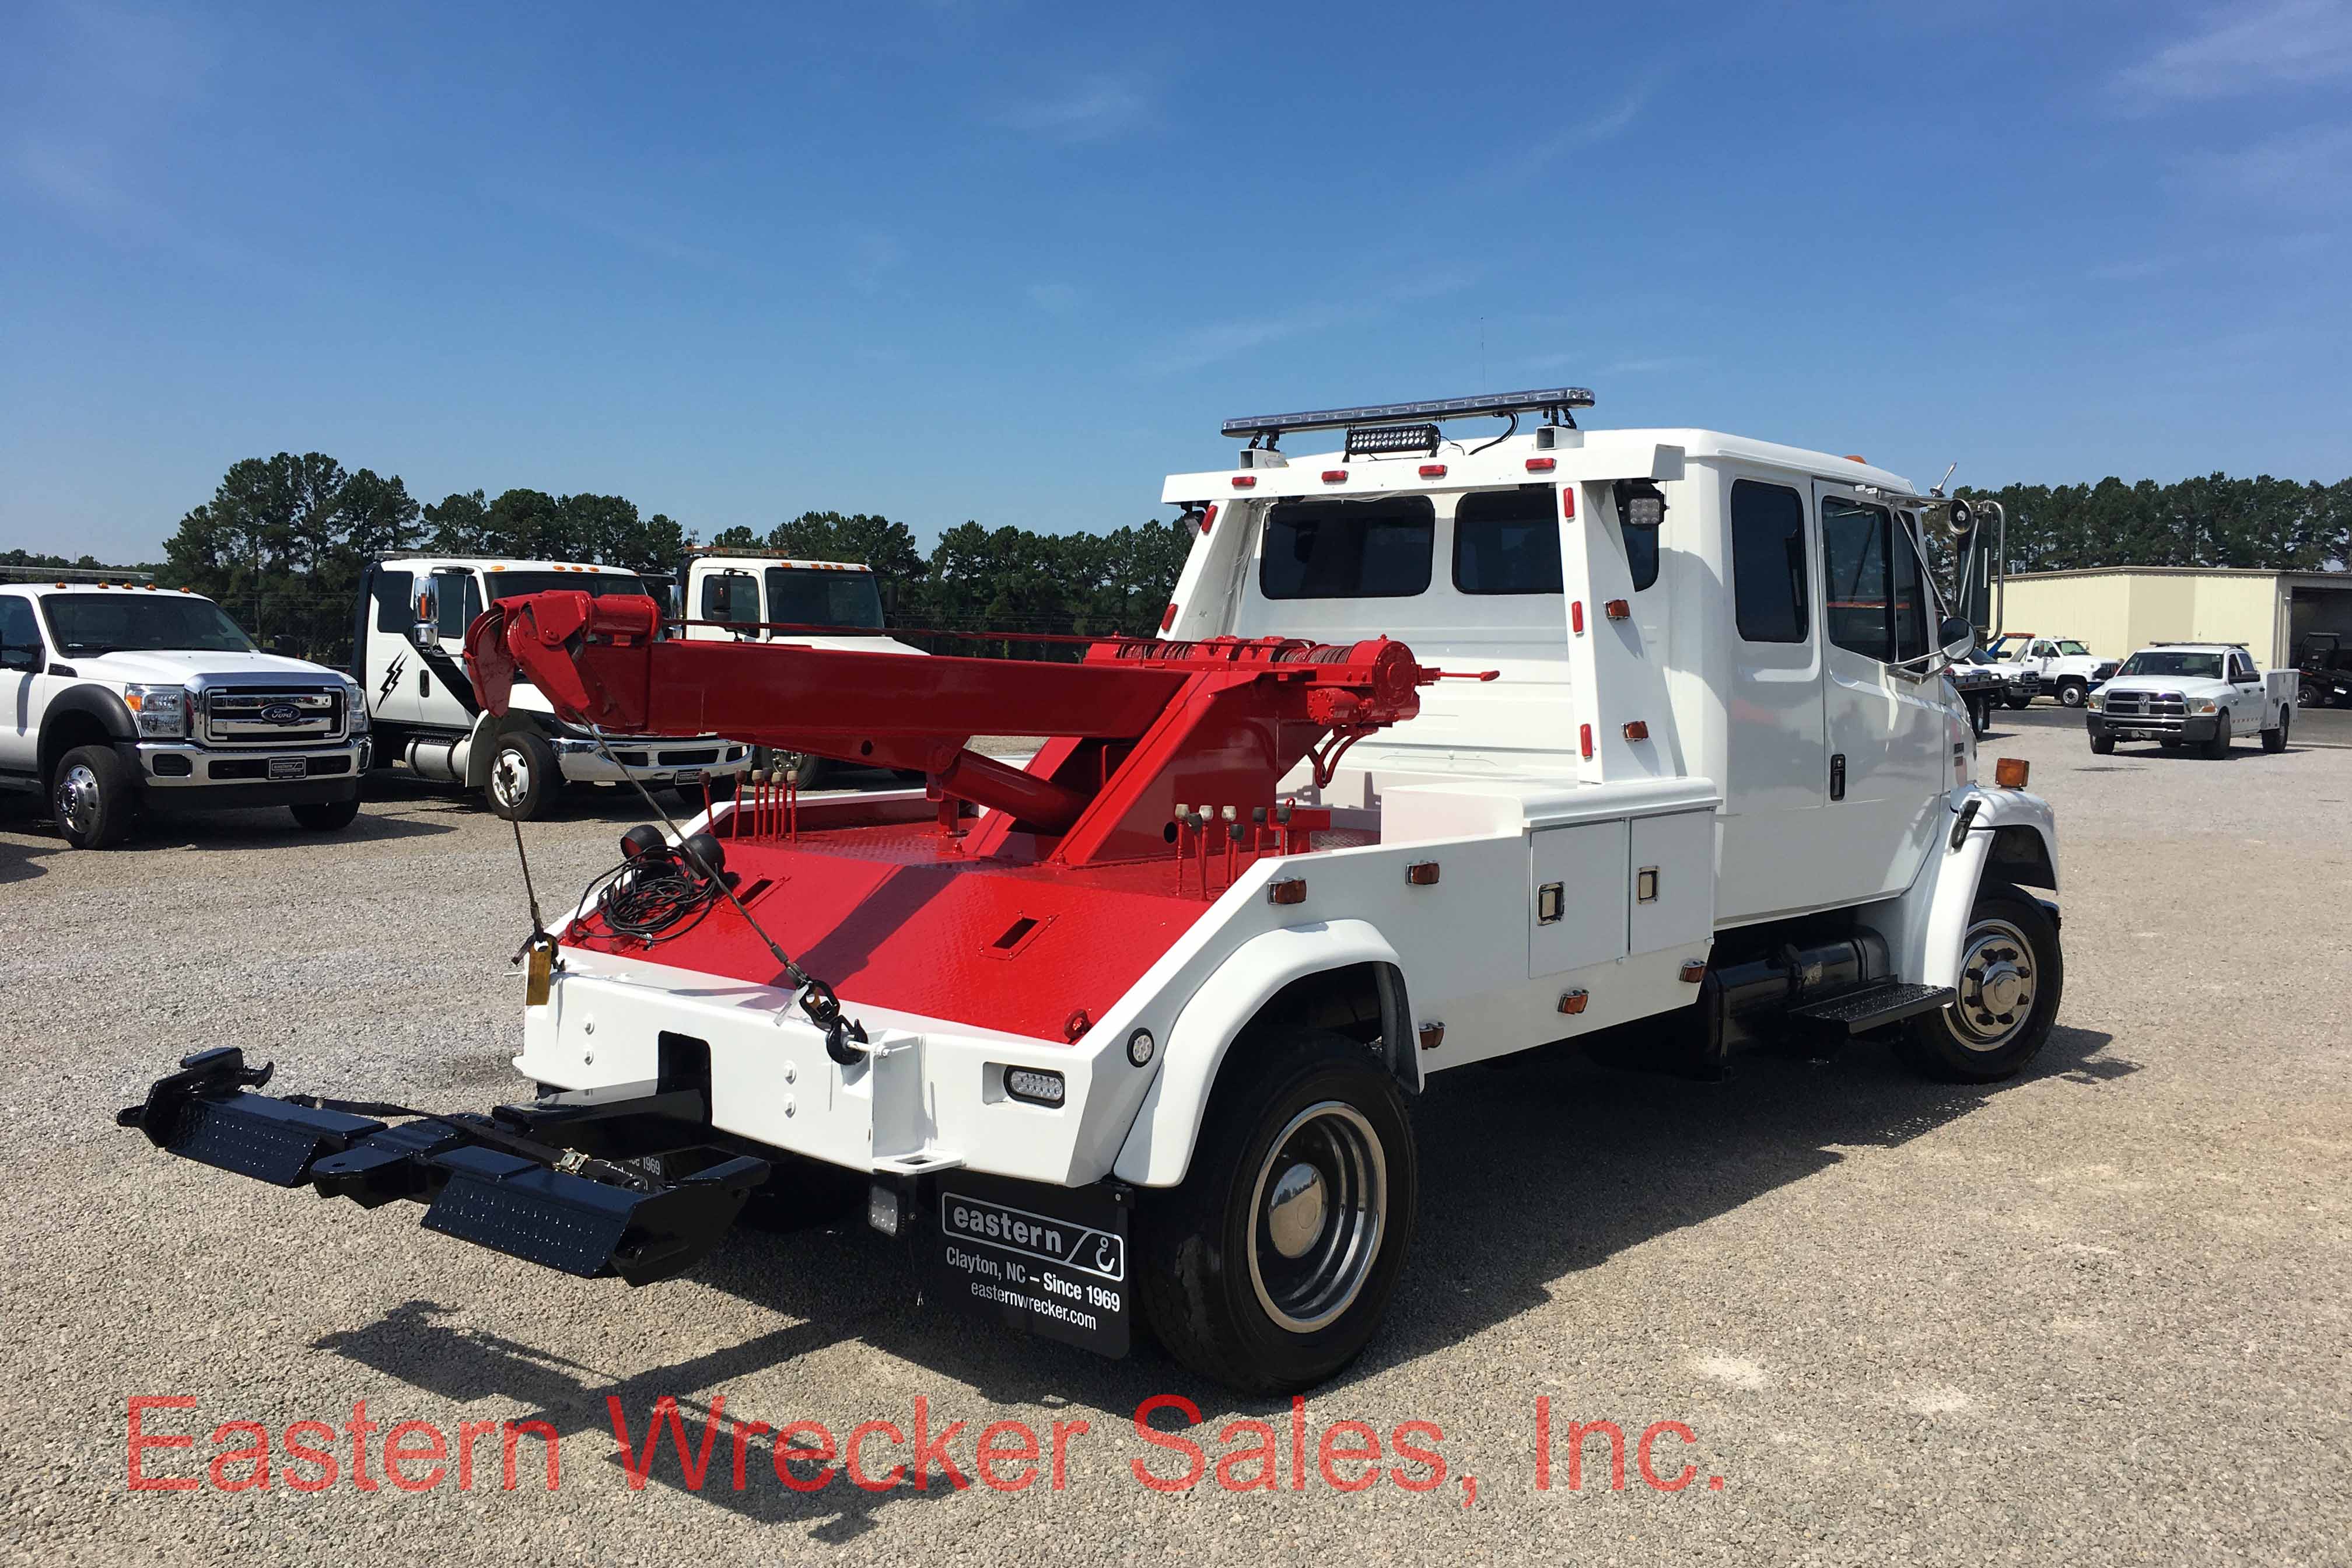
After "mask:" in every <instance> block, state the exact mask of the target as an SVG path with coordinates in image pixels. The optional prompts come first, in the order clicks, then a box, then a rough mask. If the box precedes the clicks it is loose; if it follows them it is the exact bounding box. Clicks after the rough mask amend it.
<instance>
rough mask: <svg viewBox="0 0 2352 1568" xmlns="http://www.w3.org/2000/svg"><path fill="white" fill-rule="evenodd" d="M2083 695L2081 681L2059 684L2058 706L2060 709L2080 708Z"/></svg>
mask: <svg viewBox="0 0 2352 1568" xmlns="http://www.w3.org/2000/svg"><path fill="white" fill-rule="evenodd" d="M2083 693H2084V686H2083V683H2082V682H2081V681H2079V680H2068V681H2063V682H2061V683H2060V685H2059V687H2058V705H2059V706H2060V707H2061V708H2080V707H2081V706H2082V705H2083Z"/></svg>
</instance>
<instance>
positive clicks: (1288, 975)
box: [1112, 921, 1403, 1187]
mask: <svg viewBox="0 0 2352 1568" xmlns="http://www.w3.org/2000/svg"><path fill="white" fill-rule="evenodd" d="M1351 963H1391V964H1396V965H1397V967H1398V969H1399V970H1400V971H1402V968H1403V964H1402V963H1401V962H1400V961H1399V960H1398V958H1397V953H1396V949H1395V948H1393V947H1391V946H1390V945H1389V941H1388V939H1387V938H1386V937H1384V936H1382V935H1381V933H1380V931H1378V930H1376V929H1375V928H1374V927H1373V926H1372V925H1370V923H1369V922H1367V921H1319V922H1318V923H1315V924H1312V925H1297V926H1286V927H1285V928H1284V929H1282V930H1280V931H1266V932H1264V933H1262V934H1261V935H1258V936H1255V937H1252V938H1251V939H1250V940H1249V941H1248V942H1244V943H1243V944H1242V945H1241V946H1240V947H1239V948H1237V949H1235V950H1234V953H1233V955H1232V956H1231V957H1229V958H1227V959H1226V960H1225V961H1224V963H1222V964H1219V965H1218V966H1217V969H1216V972H1215V973H1213V974H1211V975H1210V976H1209V978H1208V979H1207V980H1205V981H1203V982H1202V984H1201V988H1200V989H1199V990H1197V991H1195V992H1193V993H1192V1000H1190V1001H1188V1002H1187V1003H1185V1004H1184V1010H1183V1012H1181V1013H1180V1014H1178V1015H1177V1017H1176V1025H1175V1027H1173V1028H1172V1029H1171V1030H1169V1032H1168V1043H1167V1046H1166V1047H1165V1048H1164V1050H1163V1052H1162V1055H1161V1058H1160V1071H1159V1072H1158V1073H1157V1074H1155V1075H1154V1076H1153V1078H1152V1080H1151V1087H1150V1089H1148V1090H1146V1091H1145V1093H1144V1096H1143V1106H1142V1109H1141V1110H1139V1111H1138V1112H1137V1113H1136V1118H1135V1125H1134V1126H1133V1127H1131V1128H1129V1130H1128V1134H1127V1142H1125V1143H1123V1144H1121V1145H1120V1147H1119V1151H1118V1160H1117V1161H1116V1162H1115V1163H1113V1165H1112V1169H1113V1170H1114V1171H1115V1172H1116V1173H1117V1174H1118V1177H1119V1179H1120V1180H1121V1181H1126V1182H1132V1183H1135V1184H1137V1185H1139V1186H1146V1187H1172V1186H1174V1185H1175V1184H1177V1183H1179V1182H1181V1181H1182V1180H1183V1179H1184V1172H1185V1169H1186V1167H1188V1166H1189V1165H1190V1164H1191V1163H1192V1144H1193V1142H1194V1140H1195V1139H1196V1138H1198V1136H1199V1135H1200V1131H1201V1118H1202V1115H1203V1114H1205V1113H1206V1111H1207V1110H1208V1107H1209V1090H1210V1089H1211V1088H1212V1087H1213V1086H1214V1085H1215V1083H1216V1080H1217V1069H1218V1068H1219V1067H1221V1066H1223V1062H1224V1059H1225V1051H1226V1049H1227V1048H1228V1047H1231V1046H1232V1045H1233V1043H1234V1036H1235V1035H1236V1034H1238V1033H1240V1032H1241V1028H1242V1026H1244V1024H1247V1023H1248V1022H1249V1021H1250V1019H1251V1018H1253V1017H1255V1016H1256V1014H1257V1011H1258V1009H1259V1008H1261V1007H1263V1006H1265V1005H1266V1003H1267V1002H1269V1001H1270V1000H1272V999H1273V997H1274V995H1275V994H1276V992H1278V991H1280V990H1281V989H1282V988H1283V987H1284V986H1286V985H1287V984H1290V983H1291V982H1292V981H1294V980H1298V979H1302V978H1304V977H1305V976H1307V975H1309V974H1314V973H1319V972H1321V971H1323V970H1327V969H1341V968H1345V967H1346V966H1348V965H1349V964H1351Z"/></svg>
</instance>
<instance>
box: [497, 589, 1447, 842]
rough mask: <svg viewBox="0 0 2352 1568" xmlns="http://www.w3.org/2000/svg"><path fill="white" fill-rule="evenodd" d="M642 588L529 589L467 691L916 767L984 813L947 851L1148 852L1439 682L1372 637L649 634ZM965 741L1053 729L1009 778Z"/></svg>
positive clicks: (1263, 798)
mask: <svg viewBox="0 0 2352 1568" xmlns="http://www.w3.org/2000/svg"><path fill="white" fill-rule="evenodd" d="M660 632H661V612H660V609H659V607H658V606H657V605H656V604H655V603H654V601H653V600H651V599H649V598H639V597H621V596H617V595H616V596H614V597H609V598H597V597H594V596H593V595H588V594H584V593H581V592H577V591H558V592H553V593H545V594H531V595H524V596H521V597H520V598H513V599H507V600H502V601H500V602H499V603H498V604H495V605H492V606H491V607H490V608H489V609H488V610H487V611H485V612H484V613H483V614H482V616H480V618H478V620H476V621H475V622H474V624H473V626H471V627H470V628H468V629H467V634H466V652H467V661H468V663H469V664H470V665H471V667H472V675H473V680H474V689H475V690H476V692H477V693H478V695H479V696H480V698H481V700H482V703H483V705H484V706H485V707H487V708H488V709H489V710H491V711H492V712H493V713H499V714H503V713H504V712H505V711H506V709H507V697H508V693H509V690H510V689H511V688H512V686H513V683H514V679H515V676H516V674H517V672H518V671H520V673H522V674H523V675H525V676H527V677H528V678H529V679H530V680H531V681H532V682H533V683H534V684H536V685H537V686H538V688H539V689H540V690H541V691H542V692H544V693H545V694H546V696H547V699H548V700H549V702H550V704H551V706H552V707H553V708H554V710H555V711H556V712H557V713H558V714H559V715H560V716H562V718H564V719H566V720H568V721H572V722H573V723H579V724H593V725H596V726H599V727H601V728H604V729H606V730H611V731H616V732H619V733H623V734H639V735H642V734H656V735H698V734H713V733H716V734H720V735H725V736H727V737H729V738H730V739H732V740H740V741H747V742H755V743H758V744H762V745H768V746H773V747H776V748H778V749H780V750H785V751H793V752H811V753H814V754H815V755H817V756H821V757H833V758H837V759H840V760H842V761H845V762H851V763H871V764H875V765H878V766H882V767H890V768H904V769H910V770H915V771H919V772H920V773H924V774H925V775H926V776H927V777H928V778H929V782H930V785H931V789H932V792H933V793H934V794H935V795H940V796H941V797H943V798H946V797H952V798H955V799H960V800H966V801H970V802H971V803H973V804H974V805H983V806H987V807H989V808H990V809H991V811H992V816H989V817H988V818H987V820H986V821H985V822H984V823H983V824H982V826H980V827H978V828H977V829H975V830H974V832H973V833H972V836H971V841H970V842H969V843H968V844H967V845H966V846H965V849H966V853H968V854H972V855H989V854H992V853H995V852H998V851H1000V850H1003V849H1004V848H1006V847H1007V840H1008V839H1009V838H1010V837H1011V836H1012V835H1013V834H1016V833H1022V834H1032V835H1034V836H1036V838H1037V843H1036V845H1035V853H1036V856H1037V858H1043V859H1050V860H1052V861H1055V862H1057V863H1059V864H1062V865H1066V866H1083V865H1090V864H1098V863H1103V862H1108V861H1116V860H1136V859H1143V858H1165V857H1167V856H1168V855H1169V854H1170V849H1169V845H1170V843H1171V837H1170V833H1171V822H1172V821H1173V819H1174V817H1175V813H1176V808H1177V806H1178V805H1179V804H1184V805H1193V806H1195V807H1196V808H1197V807H1198V806H1199V805H1203V804H1212V803H1213V804H1214V805H1232V806H1235V807H1238V808H1239V809H1240V810H1241V811H1242V812H1243V813H1244V817H1243V818H1242V819H1243V820H1244V821H1246V820H1247V816H1246V815H1245V814H1246V813H1247V812H1248V811H1250V810H1251V809H1252V808H1253V807H1255V806H1256V805H1272V804H1273V802H1274V798H1275V791H1276V785H1277V784H1279V783H1280V781H1281V779H1282V777H1283V775H1284V774H1286V773H1288V772H1289V771H1290V770H1291V769H1292V768H1293V767H1295V766H1296V765H1297V763H1299V762H1300V761H1301V760H1305V759H1311V760H1312V763H1313V765H1314V769H1315V773H1316V774H1317V777H1318V782H1322V783H1328V782H1329V778H1330V773H1331V769H1332V767H1333V766H1334V764H1336V763H1337V762H1338V760H1339V753H1340V752H1343V751H1345V750H1346V749H1347V748H1348V746H1349V745H1350V744H1352V743H1353V742H1355V741H1357V740H1358V739H1360V738H1361V737H1362V736H1365V735H1369V734H1370V733H1372V732H1373V731H1377V730H1379V729H1381V728H1382V727H1383V726H1386V725H1389V724H1394V723H1398V722H1401V721H1403V720H1406V719H1410V718H1412V716H1413V715H1414V714H1415V713H1417V712H1419V711H1420V709H1421V698H1420V688H1422V687H1423V686H1427V685H1429V684H1431V683H1432V682H1433V681H1435V680H1437V679H1440V674H1439V672H1438V671H1435V670H1432V669H1427V668H1423V666H1422V665H1420V664H1418V663H1417V662H1415V661H1414V659H1413V657H1412V649H1410V648H1408V647H1405V646H1404V645H1403V644H1402V643H1397V642H1391V641H1389V640H1388V639H1386V638H1385V637H1383V638H1378V639H1375V640H1372V641H1370V642H1360V643H1356V644H1353V645H1351V646H1349V647H1327V646H1324V645H1320V644H1316V643H1307V642H1298V641H1293V640H1289V639H1284V638H1272V637H1269V638H1260V639H1244V638H1239V637H1217V638H1213V639H1212V640H1210V641H1207V642H1194V643H1149V642H1103V643H1097V644H1096V645H1095V646H1094V647H1092V648H1090V649H1088V650H1087V656H1086V658H1085V660H1084V662H1082V663H1077V664H1049V663H1045V662H1042V661H1038V660H1030V659H996V658H946V657H933V658H908V657H907V656H905V655H903V654H881V653H855V652H846V651H840V650H835V649H831V648H811V647H793V646H792V645H789V644H778V643H740V642H703V641H691V640H684V639H678V638H665V637H662V636H661V635H660ZM975 734H1001V735H1042V736H1049V737H1052V739H1050V740H1049V741H1048V742H1047V743H1046V745H1045V748H1044V750H1042V751H1040V752H1038V753H1037V755H1036V756H1035V757H1034V759H1032V760H1031V762H1030V763H1029V766H1028V767H1027V769H1026V770H1025V771H1024V770H1023V769H1019V768H1013V767H1010V766H1008V765H1006V764H1005V763H1001V762H997V761H995V760H994V759H992V758H990V757H986V756H982V754H980V753H979V752H974V751H971V749H970V746H969V742H971V738H972V736H974V735H975Z"/></svg>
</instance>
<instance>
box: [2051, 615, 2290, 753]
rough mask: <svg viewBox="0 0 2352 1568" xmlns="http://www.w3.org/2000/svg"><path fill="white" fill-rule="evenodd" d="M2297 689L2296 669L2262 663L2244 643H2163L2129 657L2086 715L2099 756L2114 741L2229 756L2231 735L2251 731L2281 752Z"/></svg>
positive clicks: (2268, 749) (2093, 699)
mask: <svg viewBox="0 0 2352 1568" xmlns="http://www.w3.org/2000/svg"><path fill="white" fill-rule="evenodd" d="M2294 693H2295V672H2294V670H2291V669H2274V670H2271V671H2269V672H2268V673H2264V672H2263V671H2262V670H2260V669H2257V668H2255V667H2254V660H2253V656H2252V654H2250V653H2248V652H2247V651H2246V649H2245V647H2244V645H2242V644H2240V643H2159V644H2158V645H2157V646H2155V647H2144V648H2142V649H2140V650H2139V651H2138V652H2137V653H2136V654H2134V655H2132V656H2131V657H2130V658H2127V659H2126V660H2124V662H2123V668H2121V669H2119V670H2117V671H2116V674H2115V676H2114V677H2113V679H2109V680H2108V681H2107V683H2106V684H2105V686H2103V687H2101V688H2100V689H2098V690H2097V691H2095V692H2094V693H2092V694H2091V697H2090V700H2089V704H2088V706H2089V711H2088V712H2087V713H2085V714H2084V724H2085V725H2086V726H2087V727H2088V729H2089V731H2090V734H2091V750H2092V751H2094V752H2098V753H2099V754H2100V755H2101V756H2105V755H2106V754H2107V753H2108V752H2113V751H2114V750H2115V749H2116V742H2117V741H2155V742H2159V743H2160V744H2162V745H2163V746H2165V747H2166V748H2167V749H2168V750H2177V749H2179V748H2180V747H2184V746H2197V747H2200V748H2201V749H2202V750H2203V752H2204V753H2205V755H2207V756H2209V757H2221V756H2227V755H2228V754H2229V751H2230V742H2231V741H2232V740H2233V739H2235V738H2236V737H2237V736H2239V735H2242V734H2246V733H2249V732H2253V733H2258V734H2260V735H2261V736H2262V738H2263V750H2264V751H2265V752H2284V751H2285V750H2286V736H2287V728H2288V726H2289V725H2290V724H2291V723H2293V722H2294Z"/></svg>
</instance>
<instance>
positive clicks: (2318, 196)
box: [2180, 125, 2352, 214]
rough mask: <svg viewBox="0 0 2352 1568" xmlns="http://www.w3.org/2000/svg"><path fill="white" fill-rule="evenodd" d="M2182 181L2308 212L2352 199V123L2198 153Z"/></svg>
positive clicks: (2222, 195) (2214, 194)
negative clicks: (2229, 149)
mask: <svg viewBox="0 0 2352 1568" xmlns="http://www.w3.org/2000/svg"><path fill="white" fill-rule="evenodd" d="M2180 174H2181V177H2182V178H2183V179H2184V180H2185V181H2187V182H2188V184H2189V185H2190V186H2191V187H2193V188H2195V189H2197V190H2199V191H2200V192H2202V193H2203V194H2204V195H2207V196H2208V197H2210V198H2213V199H2216V200H2220V201H2226V202H2243V203H2247V204H2251V205H2258V206H2260V207H2262V208H2263V209H2264V210H2266V211H2273V212H2275V211H2280V210H2287V211H2293V212H2298V213H2304V214H2309V213H2312V212H2315V211H2317V210H2320V209H2334V208H2337V207H2342V206H2344V205H2346V203H2347V199H2352V125H2328V126H2320V127H2317V128H2315V129H2312V130H2307V131H2300V132H2294V133H2293V134H2290V135H2286V136H2281V137H2276V138H2274V139H2273V140H2271V141H2268V142H2258V143H2256V144H2255V145H2253V146H2252V147H2246V148H2242V149H2240V150H2238V151H2236V152H2233V153H2195V154H2193V155H2191V156H2189V157H2187V158H2184V159H2182V160H2181V162H2180Z"/></svg>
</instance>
